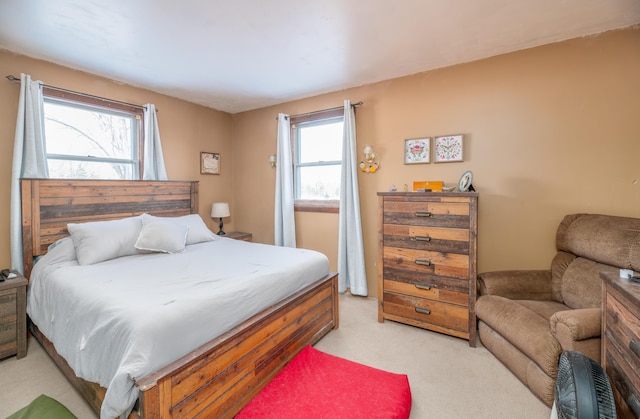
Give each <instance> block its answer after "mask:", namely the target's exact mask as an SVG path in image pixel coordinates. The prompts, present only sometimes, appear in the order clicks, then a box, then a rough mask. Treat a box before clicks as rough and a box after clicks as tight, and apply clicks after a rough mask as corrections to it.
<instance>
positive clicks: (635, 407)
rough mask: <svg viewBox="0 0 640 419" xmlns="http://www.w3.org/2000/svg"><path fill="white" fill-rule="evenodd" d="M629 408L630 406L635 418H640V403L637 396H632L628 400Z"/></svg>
mask: <svg viewBox="0 0 640 419" xmlns="http://www.w3.org/2000/svg"><path fill="white" fill-rule="evenodd" d="M627 406H629V408H630V409H631V411H632V412H633V415H634V416H635V417H640V402H638V399H637V398H636V396H635V395H633V394H632V395H630V396H629V397H628V398H627Z"/></svg>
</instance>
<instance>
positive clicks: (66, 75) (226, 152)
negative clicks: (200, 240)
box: [0, 51, 236, 267]
mask: <svg viewBox="0 0 640 419" xmlns="http://www.w3.org/2000/svg"><path fill="white" fill-rule="evenodd" d="M20 73H26V74H29V75H31V77H32V78H33V79H34V80H42V81H43V82H44V83H45V84H48V85H51V86H56V87H62V88H65V89H69V90H74V91H79V92H83V93H88V94H92V95H97V96H103V97H108V98H110V99H115V100H120V101H123V102H128V103H134V104H140V105H142V104H145V103H153V104H155V105H156V107H157V108H158V109H159V113H158V124H159V126H160V132H161V136H162V146H163V151H164V155H165V163H166V166H167V172H168V175H169V178H170V179H175V180H199V181H200V184H199V190H200V200H199V213H200V215H201V216H202V218H203V219H204V220H205V222H206V223H207V224H208V225H209V226H210V227H211V228H212V229H213V230H214V231H217V223H216V222H214V220H212V219H211V216H210V214H211V203H212V202H214V201H218V200H225V201H226V200H228V201H229V202H230V205H231V215H232V217H231V218H229V219H227V220H225V230H229V231H231V230H232V229H233V228H234V226H233V225H234V220H235V218H236V217H235V213H234V208H235V205H234V203H233V193H232V192H233V189H232V171H231V168H232V161H233V158H232V150H231V132H232V126H231V116H230V115H229V114H228V113H225V112H218V111H215V110H212V109H209V108H206V107H202V106H197V105H194V104H191V103H188V102H185V101H182V100H178V99H174V98H171V97H168V96H164V95H160V94H158V93H154V92H151V91H148V90H143V89H138V88H134V87H131V86H127V85H122V84H118V83H115V82H113V81H110V80H108V79H105V78H102V77H98V76H94V75H91V74H87V73H83V72H80V71H74V70H70V69H68V68H65V67H60V66H57V65H53V64H50V63H47V62H44V61H39V60H34V59H31V58H28V57H24V56H21V55H16V54H13V53H10V52H6V51H0V76H2V78H1V79H0V121H2V122H1V123H0V156H2V161H3V164H2V165H0V199H1V200H2V202H5V205H0V266H1V267H6V266H9V264H10V252H9V196H10V184H11V156H12V154H13V139H14V134H15V121H16V115H17V107H18V96H19V93H20V83H12V82H9V81H8V80H6V79H4V76H5V75H8V74H13V75H14V76H16V77H19V76H20ZM200 151H210V152H217V153H220V154H221V174H220V175H201V174H200V166H199V159H200Z"/></svg>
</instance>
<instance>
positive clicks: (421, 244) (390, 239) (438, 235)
mask: <svg viewBox="0 0 640 419" xmlns="http://www.w3.org/2000/svg"><path fill="white" fill-rule="evenodd" d="M382 240H383V243H384V245H385V246H391V247H404V248H408V249H419V250H433V251H437V252H448V253H459V254H463V255H468V254H469V229H465V228H443V227H432V226H411V225H403V224H384V226H383V239H382Z"/></svg>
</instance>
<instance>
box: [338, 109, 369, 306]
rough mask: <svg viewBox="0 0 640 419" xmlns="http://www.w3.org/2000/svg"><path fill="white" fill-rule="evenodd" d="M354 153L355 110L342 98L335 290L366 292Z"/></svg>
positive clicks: (358, 293)
mask: <svg viewBox="0 0 640 419" xmlns="http://www.w3.org/2000/svg"><path fill="white" fill-rule="evenodd" d="M357 157H358V156H357V155H356V119H355V111H354V110H353V107H352V106H351V102H350V101H349V100H345V101H344V134H343V141H342V176H341V183H340V214H339V225H338V274H339V275H338V291H339V292H345V291H346V290H347V288H349V290H350V291H351V294H353V295H362V296H367V295H368V293H369V291H368V289H367V272H366V270H365V264H364V244H363V241H362V222H361V219H360V194H359V190H358V170H357V169H358V162H357Z"/></svg>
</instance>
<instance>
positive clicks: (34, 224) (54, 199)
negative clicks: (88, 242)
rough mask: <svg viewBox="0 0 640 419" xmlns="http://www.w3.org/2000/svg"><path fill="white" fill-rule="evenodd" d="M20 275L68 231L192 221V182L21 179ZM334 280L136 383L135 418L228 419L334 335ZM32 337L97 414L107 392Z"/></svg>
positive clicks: (316, 284)
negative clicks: (145, 216) (109, 223)
mask: <svg viewBox="0 0 640 419" xmlns="http://www.w3.org/2000/svg"><path fill="white" fill-rule="evenodd" d="M21 186H22V234H23V249H24V271H25V272H24V273H25V277H27V278H29V276H30V274H31V270H32V268H33V258H34V257H35V256H38V255H43V254H45V253H46V252H47V247H48V246H49V245H50V244H51V243H53V242H55V241H56V240H58V239H60V238H62V237H65V236H68V234H69V233H68V232H67V227H66V226H67V223H69V222H89V221H102V220H112V219H117V218H122V217H128V216H133V215H138V214H142V213H144V212H146V213H149V214H153V215H158V216H180V215H186V214H190V213H196V212H197V208H198V183H197V182H195V181H193V182H192V181H100V180H53V179H24V180H22V181H21ZM337 278H338V276H337V274H336V273H332V274H329V275H327V276H325V277H324V278H321V279H318V280H317V281H316V282H314V283H312V284H311V285H309V286H308V287H307V288H305V289H304V290H302V291H300V292H298V293H296V294H295V295H292V296H290V297H289V298H287V299H285V300H284V301H282V302H280V303H278V304H277V305H275V306H272V307H270V308H268V309H266V310H264V311H263V312H261V313H259V314H257V315H255V316H253V317H252V318H250V319H248V320H246V321H245V322H243V323H242V324H240V325H239V326H237V327H235V328H233V329H231V330H229V331H228V332H226V333H225V334H223V335H222V336H219V337H218V338H216V339H214V340H212V341H210V342H208V343H206V344H205V345H203V346H201V347H200V348H198V349H196V350H194V351H193V352H191V353H189V354H187V355H186V356H184V357H182V358H180V359H178V360H176V361H174V362H172V363H171V364H169V365H167V366H166V367H164V368H162V369H161V370H159V371H157V372H155V373H153V374H150V375H149V376H147V377H143V378H142V379H140V380H138V381H137V382H136V385H137V386H138V388H139V390H140V397H139V400H138V404H137V407H136V409H135V410H134V412H132V414H131V415H130V417H133V418H147V419H149V418H189V417H195V416H199V415H201V416H203V417H216V418H230V417H233V416H234V415H235V414H236V413H238V412H239V411H240V410H241V409H242V407H243V406H244V405H245V404H246V403H248V402H249V401H250V400H251V398H253V396H255V395H256V394H257V393H258V392H259V391H260V390H261V389H262V388H263V387H264V386H265V385H266V384H267V383H268V382H269V381H270V380H271V379H272V378H273V377H274V376H275V375H276V374H277V373H278V372H279V371H280V370H281V369H282V368H283V367H284V366H285V365H286V364H287V362H289V360H291V359H292V358H293V357H294V356H295V355H296V354H297V353H298V352H299V351H300V350H301V349H302V348H303V347H304V346H306V345H308V344H314V343H315V342H317V341H318V340H319V339H320V338H322V337H323V336H324V335H325V334H327V333H328V332H329V331H330V330H331V329H336V328H338V282H337ZM31 330H32V332H33V334H34V336H35V337H36V339H38V341H39V342H40V343H41V344H42V346H43V347H44V349H45V350H46V351H47V353H48V354H49V355H50V356H51V358H52V359H53V360H54V361H55V362H56V364H57V365H58V367H59V368H60V369H61V370H62V372H63V373H64V374H65V376H66V377H67V379H68V380H69V381H70V382H71V383H72V384H73V385H74V386H75V387H76V388H77V389H78V391H79V392H80V393H81V394H82V395H83V397H85V398H86V399H87V401H88V402H89V404H90V405H91V406H92V408H93V409H94V410H95V411H96V412H97V413H98V414H99V412H100V406H101V404H102V400H103V398H104V393H105V391H106V389H104V388H102V387H100V386H99V385H98V384H96V383H91V382H88V381H85V380H83V379H80V378H78V377H76V375H75V374H74V372H73V370H72V369H71V368H70V367H69V365H68V364H67V363H66V361H65V360H64V359H63V358H62V357H61V356H60V355H59V354H58V353H57V352H56V351H55V348H54V346H53V344H52V343H51V342H49V341H48V340H47V338H46V337H44V336H43V335H42V333H40V331H39V330H38V328H37V325H31Z"/></svg>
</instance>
